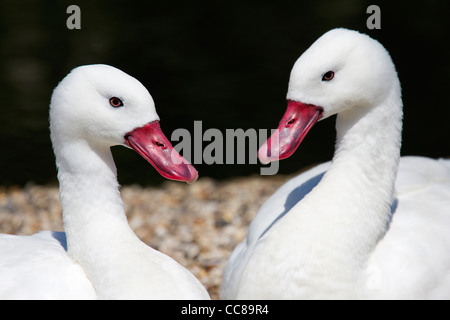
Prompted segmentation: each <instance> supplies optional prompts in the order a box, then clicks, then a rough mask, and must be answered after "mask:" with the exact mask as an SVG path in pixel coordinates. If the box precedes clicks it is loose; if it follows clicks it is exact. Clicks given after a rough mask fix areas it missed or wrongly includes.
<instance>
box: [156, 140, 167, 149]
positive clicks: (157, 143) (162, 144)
mask: <svg viewBox="0 0 450 320" xmlns="http://www.w3.org/2000/svg"><path fill="white" fill-rule="evenodd" d="M153 144H154V145H155V146H157V147H158V148H162V149H165V148H166V145H165V144H164V143H161V142H158V141H153Z"/></svg>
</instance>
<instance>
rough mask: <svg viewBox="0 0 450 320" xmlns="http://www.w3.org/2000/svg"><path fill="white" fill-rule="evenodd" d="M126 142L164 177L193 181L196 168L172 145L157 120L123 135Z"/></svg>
mask: <svg viewBox="0 0 450 320" xmlns="http://www.w3.org/2000/svg"><path fill="white" fill-rule="evenodd" d="M125 142H126V144H127V145H128V146H129V147H131V148H133V149H134V150H135V151H136V152H137V153H139V154H140V155H141V156H143V157H144V158H145V159H146V160H147V161H148V162H150V164H151V165H152V166H153V167H154V168H155V169H156V170H157V171H158V172H159V173H160V174H161V175H162V176H163V177H165V178H167V179H171V180H177V181H186V182H187V183H193V182H195V180H197V178H198V173H197V170H195V168H194V166H192V165H191V164H190V163H189V162H188V161H187V160H186V159H184V158H183V157H182V156H181V155H180V154H179V153H178V152H177V151H176V150H175V149H174V148H173V146H172V144H171V143H170V141H169V140H168V139H167V138H166V136H165V135H164V133H163V132H162V131H161V128H160V126H159V121H153V122H150V123H148V124H146V125H144V126H143V127H140V128H136V129H134V130H133V131H131V132H128V133H127V134H126V135H125Z"/></svg>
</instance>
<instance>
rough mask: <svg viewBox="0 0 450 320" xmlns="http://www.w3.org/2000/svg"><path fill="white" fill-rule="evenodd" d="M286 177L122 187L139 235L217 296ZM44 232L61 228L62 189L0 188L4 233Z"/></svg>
mask: <svg viewBox="0 0 450 320" xmlns="http://www.w3.org/2000/svg"><path fill="white" fill-rule="evenodd" d="M288 178H289V176H282V175H276V176H251V177H245V178H236V179H230V180H226V181H216V180H213V179H210V178H200V179H199V180H198V181H197V182H195V183H194V184H192V185H188V184H186V183H180V182H172V181H167V182H165V183H164V184H162V185H161V186H160V187H157V188H155V187H145V188H144V187H140V186H135V185H133V186H123V187H122V188H121V193H122V197H123V200H124V203H125V210H126V213H127V216H128V221H129V223H130V226H131V228H132V229H133V230H134V231H135V232H136V234H137V235H138V236H139V237H140V238H141V239H142V240H143V241H144V242H145V243H147V244H148V245H150V246H152V247H153V248H155V249H157V250H159V251H161V252H163V253H165V254H167V255H169V256H171V257H172V258H174V259H175V260H177V261H178V262H179V263H180V264H182V265H183V266H185V267H186V268H188V269H189V270H190V271H191V272H192V273H193V274H194V275H195V276H197V278H198V279H199V280H200V281H201V282H202V283H203V285H205V287H206V288H207V289H208V291H209V293H210V295H211V298H213V299H217V298H218V294H219V288H220V282H221V278H222V274H223V270H224V268H225V264H226V262H227V259H228V257H229V256H230V254H231V251H232V250H233V249H234V247H235V246H236V245H237V244H238V243H239V242H241V241H242V240H243V239H244V237H245V235H246V233H247V228H248V225H249V223H250V222H251V220H252V219H253V217H254V216H255V214H256V213H257V211H258V208H259V207H260V206H261V205H262V204H263V202H264V201H265V200H266V199H267V198H268V197H269V196H270V195H271V194H272V193H273V192H274V191H275V190H276V189H277V188H278V187H279V186H280V185H281V184H282V183H283V182H285V181H286V180H287V179H288ZM40 230H55V231H60V230H63V226H62V219H61V206H60V203H59V195H58V188H57V187H56V186H39V185H33V184H28V185H27V186H25V187H24V188H18V187H9V188H4V187H1V186H0V233H10V234H20V235H29V234H32V233H35V232H37V231H40Z"/></svg>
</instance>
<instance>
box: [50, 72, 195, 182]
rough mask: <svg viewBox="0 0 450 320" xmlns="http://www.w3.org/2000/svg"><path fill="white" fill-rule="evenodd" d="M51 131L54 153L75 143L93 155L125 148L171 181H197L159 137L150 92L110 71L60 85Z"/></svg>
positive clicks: (52, 110)
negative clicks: (91, 151) (91, 150)
mask: <svg viewBox="0 0 450 320" xmlns="http://www.w3.org/2000/svg"><path fill="white" fill-rule="evenodd" d="M50 131H51V139H52V142H53V146H54V149H55V153H56V150H57V149H58V148H59V147H60V146H63V145H64V144H67V143H71V142H86V143H87V144H89V146H90V147H91V148H93V149H102V148H109V147H111V146H114V145H123V146H126V147H129V148H132V149H134V150H135V151H136V152H138V153H139V154H140V155H141V156H143V157H144V158H145V159H146V160H147V161H148V162H150V163H151V164H152V165H153V166H154V167H155V169H156V170H157V171H158V172H159V173H160V174H161V175H163V176H164V177H166V178H168V179H172V180H179V181H186V182H189V183H191V182H194V181H195V180H196V179H197V177H198V173H197V171H196V170H195V168H194V167H193V166H192V165H191V164H189V163H188V162H187V161H186V160H185V159H183V158H182V157H181V156H180V155H179V154H178V153H177V152H176V151H175V150H174V149H173V147H172V144H171V143H170V141H169V140H168V139H167V138H166V137H165V135H164V134H163V132H162V131H161V128H160V124H159V117H158V115H157V113H156V109H155V103H154V101H153V99H152V97H151V95H150V93H149V92H148V91H147V89H146V88H145V87H144V86H143V85H142V84H141V83H140V82H139V81H138V80H136V79H135V78H133V77H131V76H129V75H128V74H126V73H124V72H122V71H121V70H119V69H116V68H114V67H111V66H107V65H87V66H81V67H78V68H75V69H74V70H72V71H71V72H70V73H69V74H68V75H67V76H66V77H65V78H64V79H63V80H62V81H61V82H60V83H59V85H58V86H57V87H56V88H55V90H54V91H53V94H52V98H51V103H50Z"/></svg>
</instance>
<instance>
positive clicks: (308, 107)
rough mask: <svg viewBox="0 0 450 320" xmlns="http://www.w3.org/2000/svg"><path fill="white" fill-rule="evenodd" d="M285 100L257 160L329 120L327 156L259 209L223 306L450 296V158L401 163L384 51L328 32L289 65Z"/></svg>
mask: <svg viewBox="0 0 450 320" xmlns="http://www.w3.org/2000/svg"><path fill="white" fill-rule="evenodd" d="M287 98H288V108H287V111H286V113H285V115H284V116H283V118H282V120H281V122H280V125H279V127H278V129H279V130H278V131H277V132H276V133H275V134H274V135H273V136H272V137H271V138H269V140H268V141H267V142H266V143H265V144H264V145H263V146H262V147H261V149H260V150H259V158H260V159H261V161H262V162H269V161H272V160H277V159H283V158H286V157H288V156H289V155H291V154H292V153H293V152H294V151H295V149H296V148H297V147H298V145H299V144H300V142H301V140H302V139H303V137H304V136H305V135H306V133H307V132H308V130H309V129H310V128H311V127H312V126H313V125H314V123H315V122H316V121H318V120H320V119H325V118H327V117H329V116H331V115H333V114H337V121H336V131H337V141H336V150H335V154H334V157H333V160H332V161H331V162H329V163H325V164H322V165H319V166H317V167H315V168H313V169H311V170H309V171H307V172H305V173H302V174H300V175H299V176H297V177H295V178H293V179H292V180H291V181H289V182H287V183H286V184H285V185H284V186H282V187H281V188H280V189H279V190H278V191H277V192H276V193H275V194H274V195H273V196H272V197H271V198H270V199H268V201H267V202H266V203H265V204H264V205H263V206H262V207H261V209H260V211H259V212H258V214H257V216H256V217H255V219H254V220H253V222H252V223H251V225H250V228H249V231H248V235H247V238H246V239H245V240H244V241H243V242H242V243H241V244H239V245H238V246H237V247H236V249H235V250H234V252H233V254H232V256H231V257H230V259H229V261H228V264H227V266H226V270H225V273H224V276H223V283H222V287H221V298H223V299H260V298H262V299H303V298H312V299H315V298H319V299H322V298H325V299H335V298H339V299H346V298H356V299H360V298H368V299H372V298H373V299H375V298H380V299H394V298H400V299H416V298H417V299H425V298H429V299H434V298H446V299H449V298H450V161H449V160H442V159H441V160H432V159H428V158H421V157H404V158H401V160H400V161H399V159H400V155H399V153H400V152H399V149H400V143H401V123H402V101H401V90H400V83H399V80H398V77H397V74H396V71H395V67H394V65H393V63H392V61H391V59H390V56H389V54H388V53H387V51H386V50H385V49H384V48H383V47H382V45H380V44H379V43H378V42H377V41H375V40H372V39H371V38H370V37H368V36H366V35H363V34H360V33H358V32H355V31H350V30H346V29H335V30H331V31H329V32H327V33H326V34H324V35H323V36H322V37H321V38H319V39H318V40H317V41H316V42H315V43H314V44H313V45H312V46H311V47H310V48H309V49H308V50H307V51H306V52H305V53H304V54H303V55H302V56H301V57H300V58H299V59H298V60H297V62H296V63H295V65H294V67H293V70H292V73H291V77H290V82H289V89H288V93H287ZM398 169H399V170H398ZM397 171H398V176H397ZM396 176H397V179H396ZM300 200H301V201H300Z"/></svg>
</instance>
